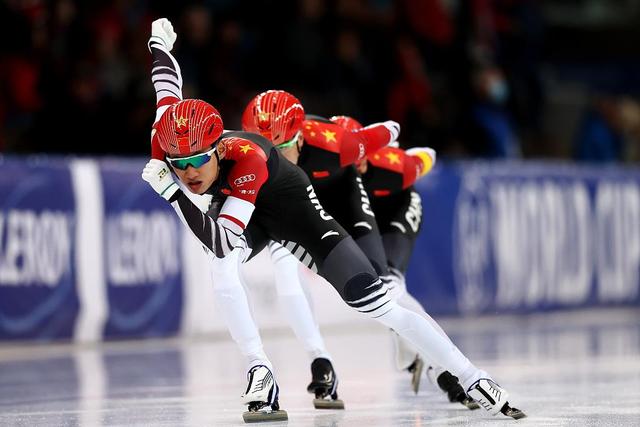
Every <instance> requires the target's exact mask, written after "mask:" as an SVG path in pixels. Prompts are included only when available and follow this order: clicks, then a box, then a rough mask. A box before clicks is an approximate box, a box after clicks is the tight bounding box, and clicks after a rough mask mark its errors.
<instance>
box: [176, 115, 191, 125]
mask: <svg viewBox="0 0 640 427" xmlns="http://www.w3.org/2000/svg"><path fill="white" fill-rule="evenodd" d="M187 120H188V119H187V118H186V117H176V126H177V127H182V126H184V125H186V124H187Z"/></svg>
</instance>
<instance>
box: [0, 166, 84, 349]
mask: <svg viewBox="0 0 640 427" xmlns="http://www.w3.org/2000/svg"><path fill="white" fill-rule="evenodd" d="M0 163H1V165H2V174H0V339H1V340H25V339H41V340H49V339H58V338H70V337H71V336H72V335H73V328H74V324H75V321H76V317H77V315H78V309H79V305H78V296H77V292H76V288H75V272H74V268H73V267H74V253H75V252H74V242H75V217H74V212H75V200H74V195H73V194H74V193H73V191H72V182H71V177H70V173H69V169H68V165H67V163H66V162H65V161H64V160H62V159H59V160H58V161H42V160H41V159H38V158H31V159H29V160H25V159H22V158H2V157H0Z"/></svg>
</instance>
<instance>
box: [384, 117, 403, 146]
mask: <svg viewBox="0 0 640 427" xmlns="http://www.w3.org/2000/svg"><path fill="white" fill-rule="evenodd" d="M382 125H383V126H384V127H386V128H387V130H388V131H389V133H390V134H391V138H389V143H388V144H389V145H391V144H392V143H393V142H395V141H396V139H398V136H400V123H398V122H394V121H393V120H387V121H386V122H383V123H382Z"/></svg>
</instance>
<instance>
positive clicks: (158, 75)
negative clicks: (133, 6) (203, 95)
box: [149, 39, 182, 122]
mask: <svg viewBox="0 0 640 427" xmlns="http://www.w3.org/2000/svg"><path fill="white" fill-rule="evenodd" d="M149 49H150V50H151V56H152V58H153V66H152V69H151V81H152V82H153V87H154V89H155V90H156V108H157V111H156V120H155V121H156V122H157V121H158V120H159V119H160V117H161V116H162V113H164V110H166V108H167V107H168V106H169V105H171V104H173V103H176V102H178V101H180V100H181V99H182V75H181V73H180V66H179V65H178V62H177V61H176V59H175V58H174V57H173V55H171V52H169V51H168V50H167V49H166V48H165V47H164V46H163V45H162V44H161V43H159V42H158V41H155V40H153V39H152V40H151V41H150V42H149Z"/></svg>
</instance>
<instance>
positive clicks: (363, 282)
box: [342, 273, 382, 302]
mask: <svg viewBox="0 0 640 427" xmlns="http://www.w3.org/2000/svg"><path fill="white" fill-rule="evenodd" d="M381 287H382V283H381V282H380V280H379V279H378V278H377V277H375V276H373V275H371V274H369V273H359V274H356V275H355V276H353V277H351V278H350V279H348V280H347V282H346V283H345V285H344V290H343V295H342V298H343V299H344V300H345V301H347V302H349V301H357V300H360V299H362V298H364V297H366V296H367V295H369V294H370V293H372V292H375V291H377V290H378V289H379V288H381Z"/></svg>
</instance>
